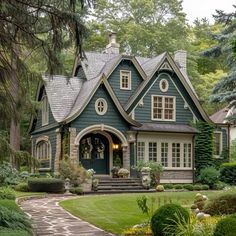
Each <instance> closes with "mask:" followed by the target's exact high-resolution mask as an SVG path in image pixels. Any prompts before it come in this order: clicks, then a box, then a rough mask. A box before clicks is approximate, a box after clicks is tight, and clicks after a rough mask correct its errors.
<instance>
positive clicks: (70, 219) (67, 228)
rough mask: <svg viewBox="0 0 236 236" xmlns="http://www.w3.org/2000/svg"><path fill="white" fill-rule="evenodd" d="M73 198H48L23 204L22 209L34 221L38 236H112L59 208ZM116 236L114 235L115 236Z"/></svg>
mask: <svg viewBox="0 0 236 236" xmlns="http://www.w3.org/2000/svg"><path fill="white" fill-rule="evenodd" d="M70 198H71V197H68V196H66V197H64V196H63V197H61V196H60V197H59V196H57V197H55V196H54V197H47V198H40V199H29V200H26V201H23V202H21V203H20V204H21V207H22V209H23V211H24V212H25V213H27V214H28V215H29V216H30V217H31V219H32V221H33V228H34V232H35V235H38V236H50V235H54V236H112V235H113V234H111V233H107V232H105V231H104V230H102V229H99V228H97V227H96V226H94V225H91V224H89V223H88V222H85V221H83V220H81V219H79V218H77V217H75V216H73V215H71V214H70V213H68V212H66V211H65V210H64V209H63V208H62V207H60V206H59V204H58V203H59V201H61V200H64V199H70ZM113 236H114V235H113Z"/></svg>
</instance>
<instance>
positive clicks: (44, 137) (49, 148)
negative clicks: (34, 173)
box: [35, 136, 52, 170]
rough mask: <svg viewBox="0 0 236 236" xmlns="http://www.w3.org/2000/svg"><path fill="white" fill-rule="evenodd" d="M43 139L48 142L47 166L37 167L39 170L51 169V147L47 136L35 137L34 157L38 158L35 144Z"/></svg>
mask: <svg viewBox="0 0 236 236" xmlns="http://www.w3.org/2000/svg"><path fill="white" fill-rule="evenodd" d="M41 141H44V142H47V143H48V153H49V167H47V168H40V167H39V168H38V169H39V170H51V168H52V147H51V143H50V141H49V138H48V136H41V137H39V138H37V139H36V142H35V157H36V159H37V160H38V152H37V145H38V143H39V142H41Z"/></svg>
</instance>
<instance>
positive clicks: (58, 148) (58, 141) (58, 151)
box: [54, 128, 61, 172]
mask: <svg viewBox="0 0 236 236" xmlns="http://www.w3.org/2000/svg"><path fill="white" fill-rule="evenodd" d="M60 157H61V132H60V129H59V128H58V129H56V154H55V161H54V172H58V171H59V162H60Z"/></svg>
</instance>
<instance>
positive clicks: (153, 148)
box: [148, 142, 157, 161]
mask: <svg viewBox="0 0 236 236" xmlns="http://www.w3.org/2000/svg"><path fill="white" fill-rule="evenodd" d="M148 153H149V161H157V143H156V142H149V143H148Z"/></svg>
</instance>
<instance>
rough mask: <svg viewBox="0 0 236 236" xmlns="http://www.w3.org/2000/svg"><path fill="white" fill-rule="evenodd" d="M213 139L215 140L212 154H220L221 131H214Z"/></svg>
mask: <svg viewBox="0 0 236 236" xmlns="http://www.w3.org/2000/svg"><path fill="white" fill-rule="evenodd" d="M214 140H215V148H214V155H215V156H220V155H221V151H222V150H221V149H222V143H221V132H216V133H214Z"/></svg>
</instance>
